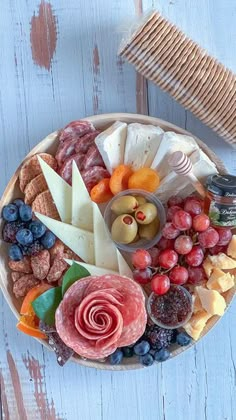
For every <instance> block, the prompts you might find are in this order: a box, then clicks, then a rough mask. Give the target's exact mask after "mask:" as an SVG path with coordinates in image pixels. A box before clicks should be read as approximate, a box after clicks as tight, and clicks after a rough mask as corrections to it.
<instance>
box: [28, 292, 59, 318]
mask: <svg viewBox="0 0 236 420" xmlns="http://www.w3.org/2000/svg"><path fill="white" fill-rule="evenodd" d="M61 300H62V292H61V287H53V288H52V289H49V290H47V291H46V292H44V293H43V294H42V295H40V296H39V297H38V298H37V299H35V300H34V301H33V302H32V306H33V308H34V312H35V313H36V315H37V316H38V318H39V319H41V320H42V321H44V322H45V323H46V324H47V325H55V312H56V309H57V307H58V306H59V304H60V302H61Z"/></svg>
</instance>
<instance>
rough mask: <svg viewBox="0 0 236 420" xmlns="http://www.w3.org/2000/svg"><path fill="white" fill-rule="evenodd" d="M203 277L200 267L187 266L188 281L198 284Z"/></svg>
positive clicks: (202, 270) (203, 273)
mask: <svg viewBox="0 0 236 420" xmlns="http://www.w3.org/2000/svg"><path fill="white" fill-rule="evenodd" d="M204 278H205V272H204V269H203V268H202V267H188V283H190V284H200V283H202V281H203V280H204Z"/></svg>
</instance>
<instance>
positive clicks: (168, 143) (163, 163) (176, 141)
mask: <svg viewBox="0 0 236 420" xmlns="http://www.w3.org/2000/svg"><path fill="white" fill-rule="evenodd" d="M198 148H199V147H198V145H197V143H196V141H195V140H194V139H193V138H192V137H190V136H186V135H184V134H176V133H174V132H171V131H168V132H166V133H164V134H163V137H162V140H161V144H160V147H159V148H158V150H157V153H156V155H155V157H154V159H153V162H152V165H151V168H153V169H155V170H157V172H158V174H159V177H160V179H163V178H164V177H165V176H166V175H167V174H168V173H169V172H170V166H169V165H168V162H167V159H168V157H169V155H171V154H172V153H174V152H177V151H178V150H181V151H182V152H184V153H185V154H186V155H187V156H189V155H190V154H191V153H193V152H194V151H195V150H197V149H198Z"/></svg>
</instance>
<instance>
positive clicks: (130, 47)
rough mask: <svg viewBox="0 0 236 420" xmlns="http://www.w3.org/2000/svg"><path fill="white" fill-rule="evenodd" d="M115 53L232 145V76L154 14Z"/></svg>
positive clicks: (235, 131) (235, 108) (235, 106)
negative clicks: (117, 52)
mask: <svg viewBox="0 0 236 420" xmlns="http://www.w3.org/2000/svg"><path fill="white" fill-rule="evenodd" d="M119 54H120V55H121V56H122V57H124V58H125V59H126V60H128V61H129V62H130V63H132V64H133V65H134V66H135V68H136V69H137V71H138V72H140V73H141V74H142V75H143V76H144V77H146V78H147V79H149V80H152V81H153V82H154V83H155V84H157V85H158V86H159V87H160V88H162V89H163V90H165V91H166V92H168V93H169V94H170V95H171V96H172V97H173V98H175V99H176V100H178V101H179V102H180V103H181V105H183V106H184V107H185V108H187V109H189V110H190V111H191V112H192V113H193V114H194V115H196V116H197V117H198V118H199V119H200V120H201V121H202V122H204V123H205V124H207V125H208V126H209V127H211V128H212V129H213V130H215V131H216V132H217V133H218V134H219V135H221V136H222V137H224V138H225V140H226V141H228V142H229V143H235V142H236V118H235V116H236V96H235V92H236V77H235V75H234V74H233V73H232V71H230V70H228V69H227V68H226V67H224V66H223V65H222V64H221V63H219V62H218V61H217V60H215V59H214V58H213V57H211V56H210V55H208V54H207V53H206V51H204V50H203V49H202V48H201V47H200V46H199V45H198V44H196V43H195V42H193V41H192V40H191V39H189V38H187V37H186V35H185V34H184V33H183V32H181V31H180V30H179V29H178V28H177V27H176V26H175V25H173V24H171V23H170V22H168V21H167V20H166V19H164V18H163V17H162V16H161V15H160V14H159V13H158V12H152V13H151V14H149V15H148V16H147V17H146V18H144V19H142V23H141V24H140V25H139V26H138V28H137V27H136V29H135V30H134V31H133V32H132V34H131V36H129V37H128V39H126V40H124V41H123V42H122V45H121V47H120V51H119Z"/></svg>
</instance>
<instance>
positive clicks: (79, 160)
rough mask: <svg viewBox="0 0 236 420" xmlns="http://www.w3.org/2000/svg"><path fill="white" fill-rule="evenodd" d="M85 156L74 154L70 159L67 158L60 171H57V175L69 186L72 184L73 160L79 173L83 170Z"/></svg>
mask: <svg viewBox="0 0 236 420" xmlns="http://www.w3.org/2000/svg"><path fill="white" fill-rule="evenodd" d="M84 158H85V155H83V154H81V153H76V154H74V155H72V156H70V157H68V158H67V159H66V160H65V162H64V163H63V165H62V167H61V169H60V170H59V174H60V175H61V177H62V178H63V179H64V180H65V181H66V182H68V184H70V185H71V183H72V162H73V160H74V161H75V163H76V164H77V166H78V168H79V170H80V171H81V170H82V168H83V162H84Z"/></svg>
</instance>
